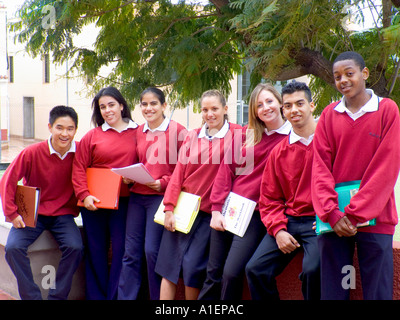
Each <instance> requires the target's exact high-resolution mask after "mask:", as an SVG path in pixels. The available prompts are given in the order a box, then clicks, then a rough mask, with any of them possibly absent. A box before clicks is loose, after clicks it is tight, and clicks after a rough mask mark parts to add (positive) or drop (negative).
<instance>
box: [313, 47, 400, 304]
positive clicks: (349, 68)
mask: <svg viewBox="0 0 400 320" xmlns="http://www.w3.org/2000/svg"><path fill="white" fill-rule="evenodd" d="M333 75H334V79H335V84H336V88H337V90H338V91H339V92H341V93H342V94H343V98H342V99H341V100H340V101H339V102H334V103H332V104H330V105H328V106H327V107H326V108H325V109H324V111H323V112H322V114H321V117H320V119H319V121H318V125H317V129H316V132H315V138H314V168H313V180H312V199H313V203H314V208H315V210H316V213H317V215H318V216H319V218H320V219H321V220H322V221H323V222H328V223H329V224H330V225H331V226H332V228H333V230H334V232H331V233H326V234H322V235H320V236H318V244H319V248H320V254H321V285H322V287H321V290H322V291H321V298H322V299H330V300H331V299H349V290H348V289H349V288H348V287H349V286H347V285H345V286H343V278H344V277H345V276H346V275H347V273H346V272H345V271H343V270H347V269H343V268H344V267H346V268H347V266H349V265H352V264H353V254H354V249H355V244H357V254H358V261H359V266H360V273H361V279H362V286H363V295H364V299H385V300H386V299H392V294H393V256H392V242H393V234H394V230H395V226H396V224H397V221H398V219H397V211H396V205H395V198H394V186H395V183H396V181H397V178H398V175H399V168H400V120H399V109H398V107H397V105H396V103H395V102H394V101H392V100H391V99H388V98H381V97H378V96H376V95H375V93H374V92H373V91H372V90H370V89H366V80H367V79H368V76H369V71H368V68H366V67H365V62H364V59H363V58H362V57H361V56H360V55H359V54H358V53H356V52H351V51H349V52H344V53H342V54H340V55H339V56H338V57H337V58H336V60H335V61H334V63H333ZM357 180H361V184H360V187H359V190H358V192H357V193H356V194H355V195H354V196H353V197H352V198H351V200H350V204H349V205H347V206H346V207H345V209H344V212H341V211H340V210H339V206H338V195H337V193H336V191H335V189H334V188H335V185H336V184H338V183H342V182H352V181H357ZM372 219H376V225H375V226H368V227H363V228H357V224H358V223H363V222H366V221H368V220H372Z"/></svg>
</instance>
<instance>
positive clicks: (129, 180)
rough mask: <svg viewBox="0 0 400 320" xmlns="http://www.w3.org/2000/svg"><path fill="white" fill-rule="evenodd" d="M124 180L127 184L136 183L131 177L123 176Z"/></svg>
mask: <svg viewBox="0 0 400 320" xmlns="http://www.w3.org/2000/svg"><path fill="white" fill-rule="evenodd" d="M122 182H123V183H125V184H131V183H135V181H134V180H132V179H129V178H125V177H122Z"/></svg>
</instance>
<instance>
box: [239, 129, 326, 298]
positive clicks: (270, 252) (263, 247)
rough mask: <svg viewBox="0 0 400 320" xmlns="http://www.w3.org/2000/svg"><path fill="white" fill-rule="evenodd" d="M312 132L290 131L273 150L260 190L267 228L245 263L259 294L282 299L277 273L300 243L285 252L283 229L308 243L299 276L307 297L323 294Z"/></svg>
mask: <svg viewBox="0 0 400 320" xmlns="http://www.w3.org/2000/svg"><path fill="white" fill-rule="evenodd" d="M312 139H313V135H311V136H310V137H309V138H308V139H305V138H302V137H299V136H297V135H296V134H295V133H294V131H291V133H290V135H289V137H288V138H286V139H284V140H283V141H282V142H281V143H279V144H278V145H277V146H276V147H275V148H274V149H273V150H272V151H271V153H270V156H269V158H268V160H267V164H266V166H265V169H264V173H263V177H262V182H261V190H260V202H259V206H260V214H261V220H262V222H263V223H264V225H265V227H266V228H267V234H266V235H265V236H264V238H263V239H262V241H261V243H260V245H259V246H258V248H257V249H256V251H255V253H254V255H253V256H252V258H251V259H250V261H249V262H248V264H247V266H246V276H247V280H248V283H249V288H250V293H251V296H252V298H253V299H254V300H260V299H279V292H278V289H277V287H276V281H275V278H276V277H277V276H278V275H279V274H280V273H281V272H282V271H283V270H284V268H285V267H286V266H287V265H288V264H289V262H290V261H291V259H293V257H294V256H295V255H296V254H297V252H298V249H296V250H294V251H293V252H291V253H290V254H284V253H283V252H282V251H281V250H280V249H279V247H278V245H277V243H276V238H275V237H276V234H277V233H278V232H279V231H280V230H285V231H287V232H288V233H290V234H291V235H292V236H293V237H294V238H296V240H297V241H298V242H299V244H300V245H301V247H302V248H303V249H304V258H303V266H302V272H301V274H300V280H301V281H302V292H303V296H304V298H305V299H319V296H320V281H319V278H320V273H319V253H318V247H317V237H316V234H315V231H314V230H313V229H312V227H313V222H314V221H315V212H314V208H313V204H312V201H311V170H312V167H313V146H312V144H313V141H312Z"/></svg>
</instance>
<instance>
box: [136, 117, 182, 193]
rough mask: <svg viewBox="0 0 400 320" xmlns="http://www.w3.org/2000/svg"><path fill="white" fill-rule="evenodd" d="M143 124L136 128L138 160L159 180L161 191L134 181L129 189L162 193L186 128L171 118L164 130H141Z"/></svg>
mask: <svg viewBox="0 0 400 320" xmlns="http://www.w3.org/2000/svg"><path fill="white" fill-rule="evenodd" d="M143 127H144V124H142V125H141V126H140V127H139V128H138V129H137V149H136V151H137V155H138V161H139V162H141V163H143V164H144V165H145V167H146V168H147V169H148V170H149V172H150V174H151V175H152V177H153V178H154V179H156V180H158V179H159V180H160V182H161V191H160V192H157V191H155V190H153V189H151V188H149V187H148V186H146V185H144V184H140V183H135V184H134V185H133V186H132V187H131V189H130V191H131V192H135V193H140V194H160V195H162V194H164V191H165V189H166V188H167V185H168V182H169V180H170V179H171V175H172V172H173V171H174V168H175V165H176V163H177V162H178V151H179V149H180V147H181V146H182V143H183V141H184V140H185V136H186V134H187V130H186V128H185V127H184V126H182V125H181V124H179V123H177V122H175V121H173V120H171V121H170V123H169V125H168V129H167V130H166V131H155V132H151V131H150V130H147V131H146V132H143Z"/></svg>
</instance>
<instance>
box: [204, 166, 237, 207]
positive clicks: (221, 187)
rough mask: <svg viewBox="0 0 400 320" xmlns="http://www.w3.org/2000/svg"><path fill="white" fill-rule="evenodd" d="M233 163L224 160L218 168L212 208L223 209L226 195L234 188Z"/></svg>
mask: <svg viewBox="0 0 400 320" xmlns="http://www.w3.org/2000/svg"><path fill="white" fill-rule="evenodd" d="M233 170H234V169H233V168H232V165H229V164H226V163H224V162H222V163H221V164H220V166H219V168H218V173H217V176H216V177H215V180H214V184H213V187H212V190H211V196H210V200H211V210H212V211H220V212H221V211H222V206H223V205H224V202H225V199H226V197H227V196H228V195H229V192H230V191H231V190H232V184H233V180H234V178H235V174H234V171H233Z"/></svg>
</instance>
